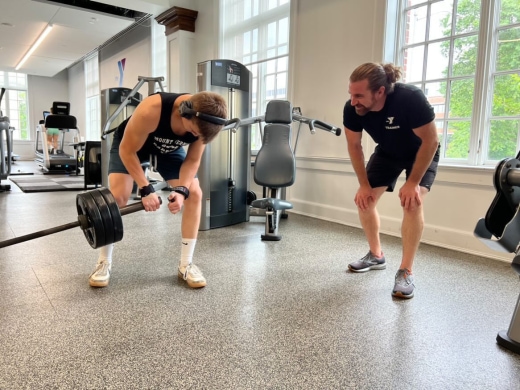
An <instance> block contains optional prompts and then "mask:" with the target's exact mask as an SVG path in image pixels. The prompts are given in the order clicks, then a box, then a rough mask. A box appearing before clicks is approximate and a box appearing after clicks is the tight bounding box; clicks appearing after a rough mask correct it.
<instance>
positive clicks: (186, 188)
mask: <svg viewBox="0 0 520 390" xmlns="http://www.w3.org/2000/svg"><path fill="white" fill-rule="evenodd" d="M226 117H227V107H226V102H225V100H224V99H223V98H222V96H220V95H218V94H216V93H213V92H200V93H197V94H194V95H190V94H174V93H157V94H153V95H150V96H148V97H147V98H146V99H144V100H143V101H142V102H141V103H140V104H139V105H138V106H137V108H136V109H135V111H134V113H133V115H132V116H131V117H130V118H129V119H128V120H125V121H124V122H123V123H122V124H121V125H120V126H119V127H118V129H117V130H116V132H115V133H114V139H113V142H112V148H111V150H110V162H109V169H108V180H109V186H110V191H111V192H112V194H113V195H114V198H115V199H116V201H117V204H118V206H119V207H123V206H125V205H126V203H127V202H128V198H129V197H130V194H131V193H132V187H133V183H134V181H135V182H136V183H137V185H138V187H139V192H140V195H141V201H142V203H143V206H144V209H145V210H146V211H156V210H158V209H159V207H160V203H159V198H158V196H157V195H156V194H155V192H154V188H153V186H152V185H151V184H150V183H149V182H148V179H147V178H146V175H145V173H144V171H143V168H142V167H141V163H142V162H145V161H149V159H150V155H153V156H155V157H156V161H157V168H156V169H157V171H158V172H159V174H160V175H161V176H162V177H163V179H164V180H166V181H167V182H168V184H169V186H170V187H172V188H173V191H172V192H171V194H170V195H169V197H168V200H169V202H168V205H167V206H168V209H169V210H170V212H171V213H172V214H177V213H178V212H179V211H181V209H182V208H183V207H184V212H183V213H182V225H181V234H182V237H181V239H182V243H181V257H180V261H179V268H178V276H179V278H182V279H183V280H185V281H186V282H187V284H188V286H190V287H192V288H200V287H204V286H205V285H206V279H205V278H204V276H203V275H202V272H201V271H200V269H199V268H198V267H197V266H196V265H194V264H193V262H192V259H193V252H194V249H195V244H196V241H197V234H198V230H199V223H200V213H201V201H202V191H201V189H200V185H199V180H198V179H197V178H196V174H197V170H198V168H199V164H200V160H201V158H202V153H203V152H204V148H205V146H206V144H207V143H209V142H210V141H211V140H213V139H214V138H215V137H216V136H217V135H218V133H219V131H220V130H221V129H222V127H223V125H224V124H225V123H226ZM184 146H188V149H187V152H186V151H185V149H184V148H183V147H184ZM113 248H114V244H110V245H107V246H105V247H102V248H101V251H100V254H99V258H98V262H97V264H96V268H95V270H94V272H93V273H92V274H91V275H90V277H89V283H90V285H91V286H93V287H105V286H107V285H108V283H109V281H110V272H111V269H112V251H113Z"/></svg>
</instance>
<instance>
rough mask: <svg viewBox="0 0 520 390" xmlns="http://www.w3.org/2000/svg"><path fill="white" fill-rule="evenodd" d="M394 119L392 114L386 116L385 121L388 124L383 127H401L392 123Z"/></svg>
mask: <svg viewBox="0 0 520 390" xmlns="http://www.w3.org/2000/svg"><path fill="white" fill-rule="evenodd" d="M394 119H395V117H394V116H389V117H387V118H386V123H387V124H388V126H385V129H388V130H394V129H400V128H401V126H399V125H394Z"/></svg>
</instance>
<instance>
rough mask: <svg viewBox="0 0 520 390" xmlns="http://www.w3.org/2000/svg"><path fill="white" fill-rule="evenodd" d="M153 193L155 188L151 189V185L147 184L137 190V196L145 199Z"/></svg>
mask: <svg viewBox="0 0 520 390" xmlns="http://www.w3.org/2000/svg"><path fill="white" fill-rule="evenodd" d="M154 192H155V188H153V185H151V184H148V185H147V186H144V187H142V188H139V195H141V198H145V197H147V196H148V195H150V194H152V193H154Z"/></svg>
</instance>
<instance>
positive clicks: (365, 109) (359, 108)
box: [354, 104, 370, 116]
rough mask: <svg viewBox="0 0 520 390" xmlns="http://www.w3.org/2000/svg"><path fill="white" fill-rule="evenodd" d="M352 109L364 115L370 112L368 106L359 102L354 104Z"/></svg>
mask: <svg viewBox="0 0 520 390" xmlns="http://www.w3.org/2000/svg"><path fill="white" fill-rule="evenodd" d="M354 109H355V110H356V114H358V115H359V116H365V115H366V114H368V113H369V112H370V107H365V106H363V105H361V104H359V105H357V106H354Z"/></svg>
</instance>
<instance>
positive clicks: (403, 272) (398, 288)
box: [392, 269, 415, 299]
mask: <svg viewBox="0 0 520 390" xmlns="http://www.w3.org/2000/svg"><path fill="white" fill-rule="evenodd" d="M414 290H415V285H414V284H413V275H412V274H411V273H410V271H408V270H407V269H400V270H399V271H397V273H396V274H395V285H394V289H393V290H392V295H393V296H394V297H398V298H405V299H410V298H413V291H414Z"/></svg>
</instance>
